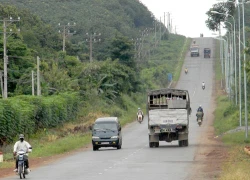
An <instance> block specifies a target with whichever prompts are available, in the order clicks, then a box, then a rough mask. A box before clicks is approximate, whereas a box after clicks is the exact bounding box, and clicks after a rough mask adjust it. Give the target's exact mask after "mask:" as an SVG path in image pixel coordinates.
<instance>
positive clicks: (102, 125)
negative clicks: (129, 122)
mask: <svg viewBox="0 0 250 180" xmlns="http://www.w3.org/2000/svg"><path fill="white" fill-rule="evenodd" d="M100 129H101V130H112V131H115V130H117V125H116V123H109V122H103V123H96V124H95V125H94V130H100Z"/></svg>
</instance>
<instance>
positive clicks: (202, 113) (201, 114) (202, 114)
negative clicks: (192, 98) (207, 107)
mask: <svg viewBox="0 0 250 180" xmlns="http://www.w3.org/2000/svg"><path fill="white" fill-rule="evenodd" d="M198 116H201V118H202V120H203V116H204V112H203V108H202V107H201V105H200V106H199V107H198V109H197V113H196V117H197V120H198Z"/></svg>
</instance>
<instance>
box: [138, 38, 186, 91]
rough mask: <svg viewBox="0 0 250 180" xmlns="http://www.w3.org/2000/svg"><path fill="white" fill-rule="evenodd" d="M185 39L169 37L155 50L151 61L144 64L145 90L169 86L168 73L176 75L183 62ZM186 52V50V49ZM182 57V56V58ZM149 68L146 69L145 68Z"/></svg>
mask: <svg viewBox="0 0 250 180" xmlns="http://www.w3.org/2000/svg"><path fill="white" fill-rule="evenodd" d="M185 41H186V39H185V37H184V36H178V35H169V39H168V40H162V41H161V43H160V45H159V47H158V48H157V49H155V50H154V52H153V54H152V55H151V57H150V59H149V60H147V61H145V63H142V65H141V67H142V70H141V73H140V76H141V79H142V82H143V83H142V84H144V86H143V89H158V88H165V87H167V86H168V84H169V82H168V73H172V74H173V76H174V75H175V72H176V68H177V67H178V66H179V65H180V66H181V64H182V63H181V64H180V61H183V57H182V54H181V52H182V49H183V48H184V46H183V45H184V44H185ZM184 52H186V51H185V49H184ZM180 55H181V56H180ZM145 65H146V66H147V67H144V66H145Z"/></svg>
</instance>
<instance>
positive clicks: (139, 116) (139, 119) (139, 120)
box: [137, 114, 143, 124]
mask: <svg viewBox="0 0 250 180" xmlns="http://www.w3.org/2000/svg"><path fill="white" fill-rule="evenodd" d="M142 120H143V119H142V114H138V115H137V121H138V122H139V123H140V124H141V123H142Z"/></svg>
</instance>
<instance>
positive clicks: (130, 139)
mask: <svg viewBox="0 0 250 180" xmlns="http://www.w3.org/2000/svg"><path fill="white" fill-rule="evenodd" d="M196 43H197V44H199V45H200V50H201V55H200V57H192V58H191V57H190V55H189V53H187V56H186V59H185V62H184V67H185V66H187V67H188V70H189V72H188V74H187V75H186V74H185V73H184V68H183V71H182V73H181V77H180V81H179V83H178V84H177V88H183V89H187V90H188V91H189V95H190V98H191V107H192V110H193V113H192V115H191V117H190V135H189V146H188V147H178V142H177V141H176V142H172V143H166V142H160V147H159V148H149V147H148V130H147V123H146V121H144V122H143V123H142V124H138V123H136V122H134V123H132V124H130V125H128V126H127V127H126V128H124V129H123V146H122V149H121V150H116V149H112V148H104V149H102V148H101V149H100V150H99V151H95V152H94V151H92V150H91V149H90V150H87V151H85V152H80V153H77V154H75V155H73V156H70V157H66V158H64V159H61V160H59V161H57V162H55V163H53V164H50V165H46V166H43V167H41V168H38V169H34V170H33V171H32V173H31V174H30V175H29V176H28V177H27V179H36V180H38V179H39V180H45V179H46V180H56V179H74V180H83V179H84V180H100V179H103V180H106V179H109V180H117V179H119V180H140V179H141V180H142V179H143V180H153V179H162V178H164V179H171V180H186V179H188V176H189V175H190V173H191V172H192V167H191V165H192V164H193V163H195V161H194V157H195V151H196V150H197V148H198V146H199V143H198V136H200V135H201V134H202V131H203V130H204V129H205V128H204V126H202V127H198V125H197V124H196V122H195V111H196V108H197V107H198V106H199V105H200V104H201V105H202V106H203V108H204V110H205V121H209V119H207V118H206V110H207V109H209V106H210V103H211V102H210V99H211V96H212V85H213V83H212V82H213V61H214V58H210V59H204V58H203V52H202V51H203V48H204V47H210V48H212V47H213V45H214V44H213V43H214V41H213V39H211V38H196ZM213 52H214V49H213V48H212V57H214V56H213ZM202 81H204V82H205V83H206V89H205V90H202V88H201V83H202ZM204 125H205V124H204ZM17 178H18V177H17V176H13V177H9V178H6V179H17Z"/></svg>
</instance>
